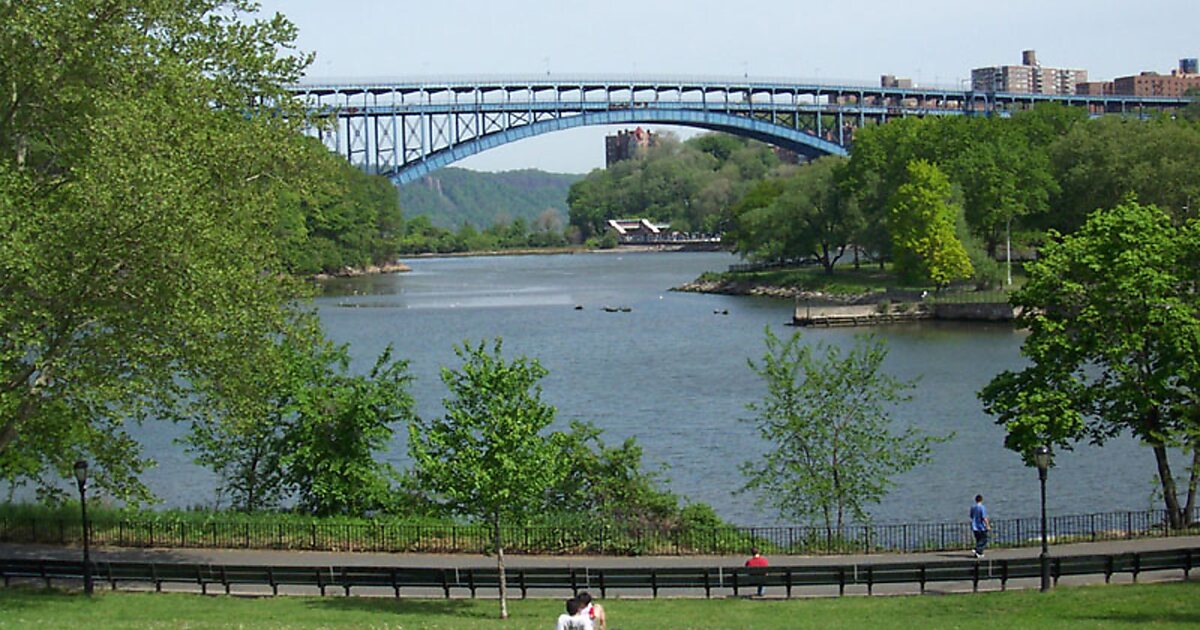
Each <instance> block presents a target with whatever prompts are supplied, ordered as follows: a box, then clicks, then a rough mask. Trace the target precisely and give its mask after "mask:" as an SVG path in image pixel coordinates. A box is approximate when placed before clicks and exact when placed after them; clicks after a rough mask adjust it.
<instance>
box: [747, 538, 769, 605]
mask: <svg viewBox="0 0 1200 630" xmlns="http://www.w3.org/2000/svg"><path fill="white" fill-rule="evenodd" d="M746 566H747V567H750V568H766V566H767V558H766V557H765V556H763V555H762V554H761V553H759V552H758V548H757V547H752V548H751V549H750V558H749V559H748V560H746ZM762 594H763V585H762V584H759V585H758V596H759V597H762Z"/></svg>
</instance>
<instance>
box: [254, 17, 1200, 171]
mask: <svg viewBox="0 0 1200 630" xmlns="http://www.w3.org/2000/svg"><path fill="white" fill-rule="evenodd" d="M262 5H263V11H264V12H275V11H279V12H281V13H283V14H285V15H287V16H288V17H289V18H291V20H292V21H293V22H295V23H296V25H297V26H298V27H299V29H300V37H299V44H300V47H301V49H303V50H305V51H312V52H315V53H316V55H317V58H316V61H315V62H314V63H313V65H312V67H311V68H310V69H309V72H308V78H310V79H314V80H319V79H353V78H380V77H426V76H433V77H435V76H438V75H464V74H466V75H505V74H507V75H513V74H521V75H528V74H542V75H544V74H546V73H547V72H549V73H550V75H551V76H554V75H562V76H568V75H580V74H614V73H636V74H639V75H693V76H694V75H725V76H729V75H736V76H742V75H748V76H749V77H751V78H755V77H758V78H768V77H771V78H776V77H787V78H809V79H812V78H815V79H818V80H820V81H822V82H837V80H838V79H847V80H852V81H855V82H862V81H872V82H873V81H877V80H878V78H879V75H880V74H894V75H897V76H901V77H910V78H912V79H913V80H914V81H915V82H916V83H917V84H918V85H935V84H936V85H945V86H957V85H958V84H959V81H960V80H961V79H965V78H967V77H969V76H970V70H971V68H975V67H979V66H989V65H1000V64H1017V63H1020V61H1021V51H1022V50H1024V49H1029V48H1032V49H1035V50H1037V54H1038V59H1039V61H1041V63H1042V64H1043V65H1045V66H1053V67H1066V68H1083V69H1085V70H1087V71H1088V74H1089V77H1090V78H1091V79H1092V80H1102V79H1103V80H1107V79H1112V78H1113V77H1115V76H1122V75H1127V74H1134V73H1137V72H1139V71H1142V70H1156V71H1159V72H1168V71H1170V70H1171V69H1172V68H1174V67H1176V65H1177V64H1178V61H1179V59H1180V58H1181V57H1200V2H1198V1H1197V0H1143V1H1142V2H1129V1H1128V0H1120V1H1118V0H1090V1H1087V2H1084V1H1077V0H1005V1H1003V2H972V1H971V0H966V1H964V0H954V1H942V0H908V1H907V2H897V1H896V0H890V1H887V2H885V1H882V0H841V1H840V2H819V3H818V2H807V1H805V0H792V1H787V0H759V2H752V3H751V2H729V1H728V0H722V1H710V0H693V1H690V2H684V1H682V0H641V1H637V2H635V1H630V0H595V1H593V2H578V1H575V0H557V1H554V0H541V1H539V2H531V1H529V0H469V1H468V0H432V1H431V0H419V1H409V0H395V1H385V0H339V1H338V2H332V1H330V0H320V1H318V0H286V1H285V0H265V1H263V2H262ZM609 132H611V130H606V129H604V128H598V127H594V128H582V129H574V130H569V131H562V132H557V133H552V134H547V135H543V136H539V137H537V138H532V139H529V140H524V141H522V142H518V143H514V144H510V145H506V146H504V147H500V148H498V149H493V150H491V151H488V152H485V153H482V154H479V155H477V156H474V157H472V158H469V159H467V160H464V161H462V162H459V163H458V164H456V166H463V167H467V168H473V169H477V170H507V169H516V168H528V167H535V168H541V169H544V170H549V171H558V172H586V171H588V170H590V169H592V168H595V167H598V166H603V163H604V146H603V136H604V134H605V133H609ZM689 133H690V132H689Z"/></svg>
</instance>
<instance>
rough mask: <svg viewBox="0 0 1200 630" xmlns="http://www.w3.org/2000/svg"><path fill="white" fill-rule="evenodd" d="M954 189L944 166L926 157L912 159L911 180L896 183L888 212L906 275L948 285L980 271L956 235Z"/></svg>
mask: <svg viewBox="0 0 1200 630" xmlns="http://www.w3.org/2000/svg"><path fill="white" fill-rule="evenodd" d="M950 192H951V191H950V182H949V180H947V179H946V176H945V175H943V174H942V172H941V170H939V169H938V167H936V166H934V165H933V164H930V163H928V162H924V161H921V160H918V161H915V162H912V163H910V164H909V165H908V180H907V181H906V182H905V183H904V184H902V185H901V186H900V187H899V188H898V189H896V194H895V195H893V197H892V201H891V204H890V210H889V213H888V230H889V231H890V232H891V235H892V243H893V249H894V251H895V255H896V271H898V272H899V273H900V274H901V276H903V277H905V278H906V279H909V280H911V281H919V280H925V279H928V280H931V281H932V282H933V283H934V284H936V285H937V286H945V285H947V284H949V283H950V281H951V280H955V279H957V278H969V277H971V274H972V273H974V270H973V269H972V268H971V261H970V259H969V258H967V252H966V250H965V249H964V248H963V245H962V242H960V241H959V240H958V237H957V236H955V222H956V218H957V216H958V213H959V210H958V208H957V207H956V206H955V205H953V203H952V202H951V200H950Z"/></svg>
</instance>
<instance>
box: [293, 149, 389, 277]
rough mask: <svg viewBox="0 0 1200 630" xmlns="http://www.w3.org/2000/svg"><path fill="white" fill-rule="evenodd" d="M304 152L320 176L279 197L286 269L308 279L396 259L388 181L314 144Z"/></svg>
mask: <svg viewBox="0 0 1200 630" xmlns="http://www.w3.org/2000/svg"><path fill="white" fill-rule="evenodd" d="M305 153H306V157H307V159H308V160H309V161H310V162H311V165H312V168H313V170H315V171H317V172H320V173H321V174H322V177H321V179H320V181H319V182H318V183H317V184H316V185H314V186H313V188H312V189H311V190H309V191H306V192H297V191H291V190H288V191H284V193H283V203H284V204H285V206H286V207H287V209H288V212H287V214H285V215H284V216H283V217H281V218H280V220H279V223H278V224H277V226H276V227H275V236H276V239H277V240H278V241H279V242H280V250H281V251H280V255H281V257H282V258H283V261H284V267H285V269H287V270H288V271H289V272H291V273H293V274H298V275H312V274H316V273H321V272H335V271H339V270H341V269H343V268H347V267H349V268H363V267H366V266H368V265H372V264H380V263H386V262H391V261H392V260H395V258H396V254H397V252H398V245H399V240H400V236H401V230H402V224H403V219H402V217H401V213H400V205H399V202H398V201H397V197H396V189H395V187H394V186H393V185H392V183H391V181H390V180H388V179H387V178H385V177H379V176H374V175H367V174H366V173H363V172H362V171H361V170H359V169H358V168H355V167H354V166H351V165H350V164H349V163H348V162H346V161H345V160H344V159H342V158H341V157H340V156H338V155H336V154H334V153H332V152H330V151H329V150H328V149H326V148H325V147H324V145H322V144H321V143H319V142H317V141H315V140H312V141H310V142H309V143H308V144H307V146H306V147H305Z"/></svg>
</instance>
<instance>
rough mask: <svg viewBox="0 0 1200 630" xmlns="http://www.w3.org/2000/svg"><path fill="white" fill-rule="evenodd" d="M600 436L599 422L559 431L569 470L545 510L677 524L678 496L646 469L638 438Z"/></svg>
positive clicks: (631, 522) (618, 521) (646, 524)
mask: <svg viewBox="0 0 1200 630" xmlns="http://www.w3.org/2000/svg"><path fill="white" fill-rule="evenodd" d="M600 434H601V430H600V429H597V428H596V427H595V426H594V425H592V424H590V423H584V422H578V421H575V422H572V423H571V430H570V432H568V433H556V434H555V435H554V438H555V440H556V441H557V443H558V445H559V448H561V449H562V458H561V461H562V462H563V464H562V466H563V470H564V471H565V472H566V474H565V476H563V477H562V478H561V479H560V480H559V481H558V482H557V483H556V484H555V486H554V487H552V488H551V492H550V494H549V497H548V501H547V503H546V507H545V509H546V511H547V512H548V513H552V512H568V513H577V514H584V515H587V517H588V518H593V519H597V520H603V521H604V522H609V523H613V524H615V525H616V526H618V527H623V528H630V527H642V528H653V529H668V528H670V527H673V526H675V525H676V521H677V517H678V516H679V507H678V504H679V498H678V497H676V496H675V495H674V494H672V493H671V492H669V491H666V490H662V489H661V488H660V485H661V483H662V482H663V479H662V476H661V475H660V474H658V473H655V472H649V471H646V470H644V469H643V468H642V447H641V446H639V445H638V443H637V440H635V439H634V438H628V439H626V440H625V441H624V442H622V443H621V445H620V446H608V445H606V444H605V443H604V442H603V441H602V440H601V439H600ZM709 509H711V508H709Z"/></svg>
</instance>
